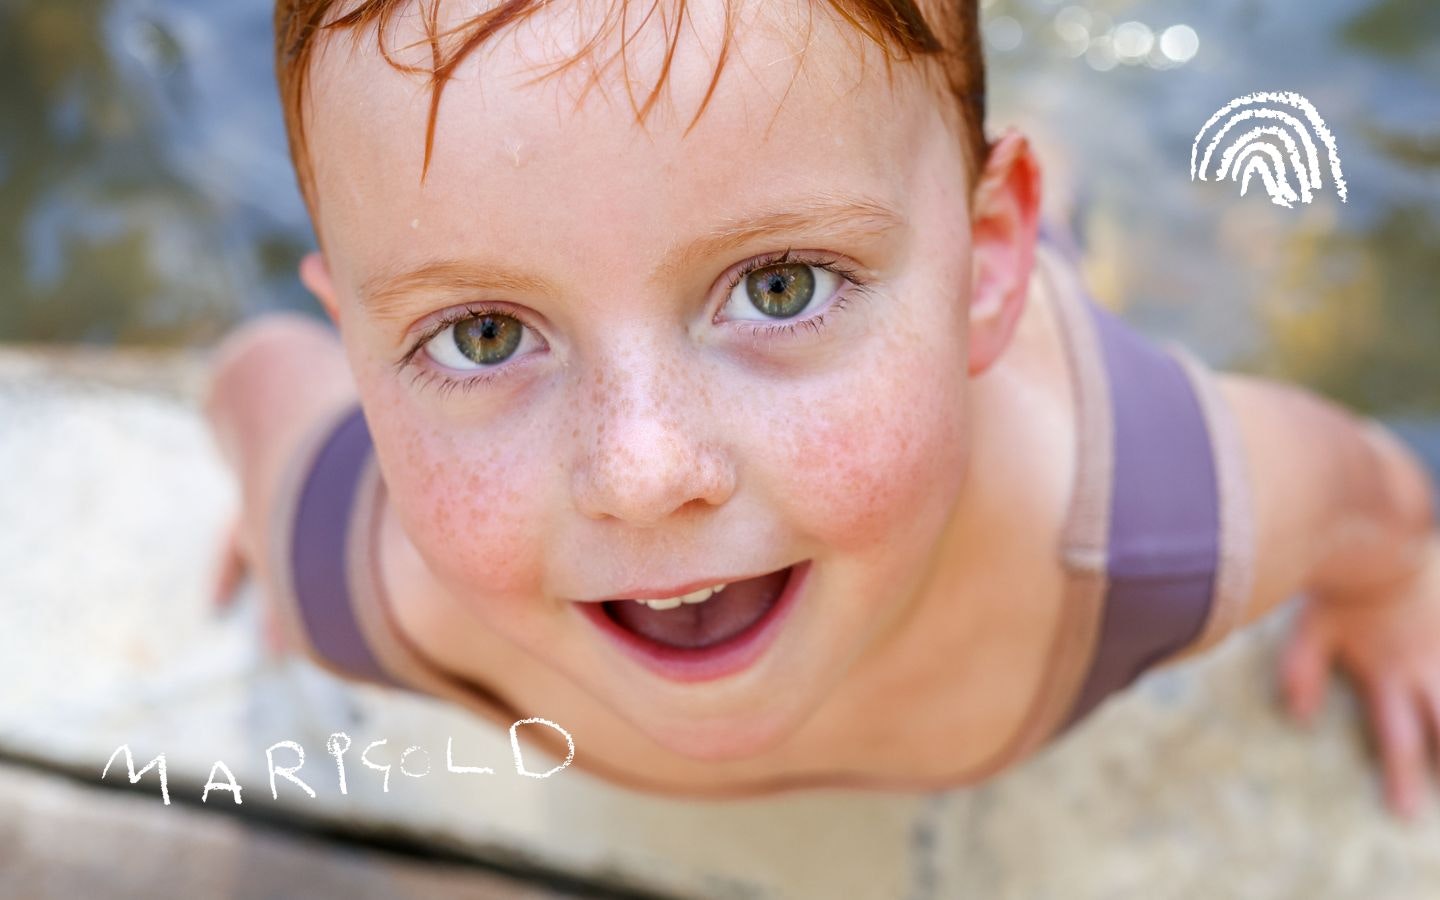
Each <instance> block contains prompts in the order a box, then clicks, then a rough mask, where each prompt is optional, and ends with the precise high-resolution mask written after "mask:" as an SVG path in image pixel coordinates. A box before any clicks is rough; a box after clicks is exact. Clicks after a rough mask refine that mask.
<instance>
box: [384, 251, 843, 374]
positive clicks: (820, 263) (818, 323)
mask: <svg viewBox="0 0 1440 900" xmlns="http://www.w3.org/2000/svg"><path fill="white" fill-rule="evenodd" d="M792 249H793V248H788V247H787V248H786V249H785V250H784V252H781V253H772V254H769V255H766V256H760V257H756V258H755V259H753V260H751V261H750V262H748V263H746V264H745V265H744V266H742V267H741V268H740V269H739V270H738V271H737V272H736V273H735V274H734V275H733V276H731V278H730V280H729V283H728V284H727V285H726V286H725V296H726V297H727V298H728V297H729V296H730V293H731V292H732V291H734V290H735V287H736V285H738V284H740V282H741V281H744V280H745V277H746V276H747V275H749V274H750V273H752V272H757V271H759V270H760V269H765V268H769V267H770V266H776V265H781V264H783V263H802V264H804V265H808V266H814V267H815V268H817V269H824V270H826V271H828V272H833V273H835V274H836V275H839V276H840V277H841V278H844V279H845V280H847V281H849V282H850V284H851V288H850V289H849V290H847V291H844V292H843V293H840V294H838V295H837V296H836V297H835V299H834V300H833V301H832V302H831V303H830V308H829V309H827V310H826V311H825V312H824V313H817V314H815V315H813V316H810V317H808V318H805V319H801V320H799V321H797V322H786V323H775V324H771V325H751V324H742V325H741V330H742V331H744V332H746V333H747V334H750V335H751V336H753V337H755V338H758V339H762V340H763V339H766V338H774V339H782V338H777V336H778V335H781V334H784V335H785V336H786V338H784V339H788V338H790V337H793V336H794V335H795V334H796V333H797V332H798V331H799V329H800V328H809V329H810V330H811V331H812V332H813V333H815V334H819V333H820V329H822V328H824V327H825V315H826V314H827V313H829V312H838V311H839V310H842V309H845V308H846V307H847V306H849V301H850V298H851V295H855V296H856V297H863V296H865V295H866V294H867V286H868V285H869V283H870V282H869V279H866V278H863V277H862V276H860V275H859V274H858V273H856V272H855V271H853V270H852V269H850V268H848V267H846V266H845V265H843V264H842V263H840V262H839V261H838V260H835V259H828V260H821V259H817V258H814V257H809V256H806V255H805V254H799V255H792ZM484 315H504V316H508V317H509V318H512V319H515V320H517V321H519V322H520V324H521V325H522V326H523V327H525V328H529V327H530V325H529V323H527V322H525V320H524V319H523V318H521V317H520V316H517V315H516V314H515V313H514V312H512V311H510V310H508V309H504V308H502V307H498V306H492V305H489V304H485V303H474V304H469V305H466V306H463V307H460V308H459V309H454V310H451V311H450V312H447V313H445V314H444V315H442V316H441V317H440V319H438V320H437V321H436V322H435V323H434V324H433V325H431V326H430V327H429V328H427V329H425V333H424V334H422V335H421V336H420V337H419V338H417V339H416V341H415V344H414V346H412V347H411V348H410V349H409V350H408V351H406V353H405V355H404V356H402V357H401V358H400V360H399V362H397V363H396V364H395V369H396V371H401V370H403V369H405V368H406V367H407V366H410V365H411V360H412V359H413V358H414V357H415V355H416V354H417V353H419V352H420V351H421V350H422V349H423V348H424V347H425V345H426V344H428V343H429V342H430V341H432V340H434V338H435V337H436V335H438V334H440V333H441V332H442V331H444V330H445V329H446V328H449V327H450V326H451V325H456V324H458V323H460V322H463V321H465V320H466V319H474V318H478V317H479V316H484ZM517 365H523V364H517V363H509V364H504V363H502V364H501V365H499V366H496V367H495V369H494V370H493V371H491V372H489V373H486V374H471V375H466V376H465V377H463V378H451V377H450V376H448V375H441V374H439V373H437V372H433V371H431V370H429V369H425V368H421V367H418V366H417V367H415V368H416V372H415V375H414V377H412V378H411V385H412V386H413V385H414V384H415V382H417V381H420V382H422V383H421V385H420V387H421V389H424V388H426V387H429V386H431V385H434V386H435V389H436V390H437V391H438V392H439V393H440V395H441V396H446V395H448V394H450V393H452V392H453V391H455V390H457V389H459V390H461V391H467V392H468V391H470V390H473V389H475V388H478V387H480V386H482V385H486V384H493V383H494V382H496V381H498V380H499V379H501V378H505V377H507V375H508V374H509V372H510V370H511V369H514V368H516V366H517Z"/></svg>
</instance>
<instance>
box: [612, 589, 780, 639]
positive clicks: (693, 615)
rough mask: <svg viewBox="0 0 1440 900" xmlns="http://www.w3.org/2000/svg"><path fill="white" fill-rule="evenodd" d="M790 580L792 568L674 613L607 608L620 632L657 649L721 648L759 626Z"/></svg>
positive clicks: (630, 604)
mask: <svg viewBox="0 0 1440 900" xmlns="http://www.w3.org/2000/svg"><path fill="white" fill-rule="evenodd" d="M789 575H790V570H789V569H781V570H780V571H779V572H772V573H770V574H769V575H761V576H760V577H758V578H750V579H747V580H745V581H737V582H735V583H734V584H730V585H727V586H726V587H725V590H723V591H721V592H720V593H718V594H712V595H711V596H710V599H709V600H706V601H705V602H704V603H682V604H680V605H679V606H677V607H675V608H674V609H651V608H650V607H648V606H646V605H645V604H643V603H636V602H635V601H634V600H609V601H606V603H605V607H606V610H607V611H608V612H609V613H610V617H611V618H612V619H614V620H615V621H616V622H618V623H620V625H621V626H622V627H624V628H626V629H628V630H630V631H633V632H635V633H636V634H638V635H641V636H642V637H647V638H649V639H650V640H652V641H655V642H656V643H657V644H664V645H666V646H668V647H678V648H682V649H687V650H691V649H696V648H699V647H708V646H709V645H711V644H718V643H719V642H721V641H723V640H726V639H728V638H731V637H734V636H735V635H737V634H739V633H740V632H742V631H744V630H745V629H746V628H749V627H750V626H751V625H754V624H755V623H756V622H758V621H760V619H761V618H762V617H763V616H764V615H765V613H767V612H769V611H770V607H772V606H774V605H775V601H776V600H778V599H780V592H781V591H782V590H784V588H785V579H786V578H788V577H789Z"/></svg>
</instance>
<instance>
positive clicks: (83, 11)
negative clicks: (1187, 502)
mask: <svg viewBox="0 0 1440 900" xmlns="http://www.w3.org/2000/svg"><path fill="white" fill-rule="evenodd" d="M270 14H271V5H270V3H269V2H262V0H223V2H222V0H213V2H203V0H110V2H99V3H97V2H94V0H8V2H7V3H6V4H5V5H4V6H0V109H3V111H4V112H3V118H0V271H3V272H5V273H7V274H9V276H10V277H9V278H7V279H5V280H4V283H3V284H0V340H27V341H67V342H70V341H92V342H102V343H110V342H132V343H164V344H199V343H205V342H208V341H210V340H213V339H214V338H215V337H216V336H217V335H218V334H220V333H221V332H223V331H224V330H225V329H226V328H228V327H229V326H230V325H231V324H233V323H234V322H235V321H238V320H239V319H240V318H243V317H245V316H248V315H251V314H254V313H256V312H258V311H261V310H265V309H272V308H291V309H301V310H306V311H309V312H312V313H316V314H318V307H316V306H315V304H314V302H313V301H312V300H310V299H309V298H308V297H307V296H306V295H305V294H304V292H303V290H302V288H301V287H300V285H299V283H298V281H297V279H296V278H295V275H294V267H295V264H296V262H297V261H298V260H299V258H300V256H301V254H302V253H303V252H304V251H305V250H306V249H308V248H309V247H310V246H311V244H312V241H313V238H312V236H311V232H310V229H309V225H308V223H307V221H306V218H305V215H304V209H303V207H302V205H301V203H300V200H299V198H298V195H297V193H296V189H295V183H294V177H293V175H292V173H291V171H290V166H289V162H288V158H287V156H286V150H285V142H284V133H283V129H282V126H281V121H280V114H279V108H278V102H277V100H276V98H275V87H274V81H273V74H272V71H271V59H272V57H271V36H270ZM986 18H987V23H988V24H987V41H988V48H989V55H990V84H991V93H990V97H991V112H992V116H991V125H992V127H993V126H999V125H1001V124H1003V123H1006V122H1014V123H1019V124H1021V125H1023V126H1024V127H1025V128H1026V129H1027V130H1029V131H1032V132H1033V133H1034V134H1035V135H1036V136H1037V138H1038V140H1039V142H1040V146H1041V148H1042V154H1043V159H1044V161H1045V163H1046V168H1047V172H1046V177H1047V188H1048V193H1049V197H1048V202H1049V203H1050V205H1051V208H1052V211H1053V212H1054V213H1055V214H1056V215H1058V216H1061V217H1062V218H1064V219H1065V220H1066V221H1068V222H1069V223H1070V225H1071V227H1072V228H1073V229H1074V230H1075V232H1076V233H1077V234H1078V235H1079V236H1080V238H1081V240H1082V241H1083V243H1084V244H1085V245H1086V249H1087V253H1088V262H1087V266H1086V274H1087V277H1088V278H1089V280H1090V283H1091V284H1092V286H1093V287H1094V290H1095V292H1096V294H1097V295H1098V296H1099V297H1100V298H1101V300H1102V301H1104V302H1106V303H1107V304H1109V305H1111V306H1113V307H1115V308H1118V309H1121V310H1123V311H1124V313H1125V315H1126V316H1127V317H1128V318H1130V319H1131V320H1132V321H1134V322H1135V323H1136V324H1137V325H1138V326H1140V327H1141V328H1142V329H1145V330H1147V331H1150V332H1152V333H1154V334H1157V335H1165V336H1172V337H1176V338H1179V339H1181V340H1183V341H1184V342H1185V343H1187V344H1188V345H1190V346H1191V347H1193V348H1194V349H1195V350H1196V351H1197V352H1198V353H1200V354H1201V355H1202V356H1203V357H1205V358H1206V359H1208V360H1209V361H1210V362H1212V363H1214V364H1216V365H1219V366H1225V367H1230V368H1238V369H1243V370H1247V371H1252V372H1256V373H1260V374H1266V375H1271V376H1275V377H1280V378H1284V379H1287V380H1291V381H1297V382H1300V383H1302V384H1306V385H1308V386H1310V387H1312V388H1314V389H1316V390H1318V391H1321V392H1322V393H1324V394H1326V395H1327V396H1330V397H1333V398H1335V399H1337V400H1340V401H1342V402H1344V403H1346V404H1347V405H1349V406H1351V407H1353V408H1356V409H1358V410H1361V411H1363V412H1366V413H1368V414H1371V415H1376V416H1381V417H1384V418H1385V419H1386V420H1387V421H1391V422H1393V423H1395V424H1396V425H1397V427H1399V428H1401V429H1402V430H1403V431H1404V433H1405V434H1406V436H1407V437H1411V438H1412V439H1414V440H1416V441H1417V442H1418V443H1419V444H1420V446H1421V449H1422V451H1423V452H1424V453H1426V454H1427V456H1429V458H1430V459H1431V461H1432V463H1434V464H1435V466H1436V468H1437V470H1440V353H1437V348H1440V287H1437V286H1440V7H1437V6H1436V5H1434V4H1432V3H1428V2H1427V0H1380V2H1357V0H1307V2H1305V3H1271V2H1264V0H1217V2H1211V3H1203V4H1202V3H1193V2H1185V3H1182V2H1179V0H1173V2H1163V0H1145V2H1138V0H1137V2H1127V0H1108V2H1095V3H1089V4H1067V3H1064V2H1051V0H989V2H987V3H986ZM1182 24H1183V25H1186V26H1188V28H1189V29H1190V31H1191V34H1186V33H1185V32H1184V31H1183V30H1177V31H1173V32H1170V33H1169V36H1168V37H1167V38H1166V41H1165V43H1163V44H1162V43H1161V42H1160V41H1159V38H1160V37H1161V36H1164V35H1166V31H1165V30H1166V29H1167V28H1170V27H1171V26H1177V25H1182ZM1191 37H1193V38H1194V39H1195V40H1190V38H1191ZM1197 42H1198V49H1195V50H1194V56H1193V58H1189V59H1188V60H1186V61H1184V62H1183V63H1176V62H1175V61H1174V60H1172V59H1170V58H1169V57H1166V56H1165V55H1164V54H1163V53H1162V52H1161V50H1160V48H1161V47H1162V46H1164V47H1168V48H1169V49H1170V50H1171V51H1175V52H1177V53H1178V55H1179V56H1180V57H1184V56H1186V55H1187V51H1190V50H1191V49H1192V47H1193V45H1195V44H1196V43H1197ZM1149 45H1154V46H1153V47H1151V49H1150V50H1149V53H1148V55H1147V56H1146V58H1145V60H1140V59H1139V58H1138V56H1136V57H1135V58H1129V57H1126V56H1125V54H1126V53H1127V52H1128V53H1130V54H1132V55H1135V54H1138V52H1139V51H1141V50H1144V49H1145V48H1146V47H1147V46H1149ZM1187 45H1190V46H1187ZM1146 60H1148V62H1147V61H1146ZM1167 61H1168V64H1166V63H1167ZM1151 63H1156V64H1163V65H1159V66H1158V67H1157V65H1152V64H1151ZM1260 90H1290V91H1296V92H1298V93H1301V94H1303V95H1305V96H1306V97H1308V98H1309V99H1310V100H1311V101H1312V102H1314V104H1315V105H1316V107H1317V108H1318V109H1319V110H1320V112H1321V114H1322V115H1323V116H1324V118H1325V120H1326V121H1327V122H1328V123H1329V126H1330V128H1331V130H1332V131H1333V132H1334V134H1335V138H1336V141H1337V144H1338V148H1339V151H1340V155H1341V157H1342V159H1343V163H1344V168H1345V177H1346V181H1347V182H1348V185H1349V198H1348V202H1347V203H1344V204H1342V203H1340V202H1339V201H1338V199H1337V198H1336V197H1335V195H1334V193H1333V192H1331V191H1328V190H1327V191H1326V192H1325V193H1323V194H1322V195H1321V196H1319V197H1318V198H1317V199H1316V201H1315V202H1314V203H1312V204H1310V205H1308V206H1305V205H1300V204H1297V208H1296V209H1293V210H1286V209H1281V208H1278V207H1275V206H1273V205H1272V204H1270V203H1269V202H1268V200H1267V199H1266V197H1265V194H1264V192H1263V190H1261V189H1260V188H1259V187H1258V186H1256V185H1252V187H1251V190H1250V193H1249V194H1248V195H1247V196H1245V197H1243V198H1242V197H1240V196H1238V190H1236V189H1235V188H1234V186H1233V185H1221V184H1216V183H1214V182H1192V181H1191V180H1190V177H1189V152H1190V144H1191V141H1192V140H1193V138H1194V135H1195V132H1196V131H1197V130H1198V129H1199V128H1200V126H1201V125H1202V124H1203V123H1204V122H1205V120H1206V119H1207V118H1208V117H1209V115H1210V114H1211V113H1212V112H1214V111H1215V110H1216V109H1218V108H1220V107H1221V106H1222V105H1224V104H1225V103H1226V102H1227V101H1229V100H1230V99H1232V98H1234V97H1237V96H1240V95H1242V94H1247V93H1251V92H1254V91H1260Z"/></svg>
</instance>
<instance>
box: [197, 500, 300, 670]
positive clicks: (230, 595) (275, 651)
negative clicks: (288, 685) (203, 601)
mask: <svg viewBox="0 0 1440 900" xmlns="http://www.w3.org/2000/svg"><path fill="white" fill-rule="evenodd" d="M250 559H251V554H250V553H249V551H248V550H246V548H245V540H244V531H243V517H241V516H236V517H235V518H234V519H233V520H231V522H230V523H229V524H228V525H226V527H225V531H224V533H223V534H222V535H221V538H220V553H219V558H218V560H217V561H216V564H215V567H214V569H213V570H212V571H213V574H212V576H211V582H210V583H211V591H210V593H211V602H212V603H214V605H215V609H216V610H217V611H221V612H223V611H224V610H226V609H229V608H230V607H231V606H232V605H233V604H234V603H235V596H236V594H237V593H238V591H239V588H240V584H241V583H242V582H243V581H244V579H245V575H246V573H247V572H250V571H253V567H252V565H251V563H250ZM262 593H263V592H262ZM262 600H263V598H262ZM260 607H261V609H260V615H261V640H262V641H263V642H264V645H265V649H266V651H267V652H269V653H270V655H272V656H278V655H281V654H282V653H283V652H284V650H285V639H284V632H283V631H282V630H281V628H280V620H279V619H278V617H277V613H276V611H275V608H274V604H272V603H269V602H262V603H261V604H260Z"/></svg>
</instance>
